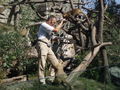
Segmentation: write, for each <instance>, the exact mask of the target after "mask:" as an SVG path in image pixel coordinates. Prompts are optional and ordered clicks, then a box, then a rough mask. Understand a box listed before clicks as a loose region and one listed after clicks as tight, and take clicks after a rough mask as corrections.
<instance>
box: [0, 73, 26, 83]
mask: <svg viewBox="0 0 120 90" xmlns="http://www.w3.org/2000/svg"><path fill="white" fill-rule="evenodd" d="M26 80H27V77H26V75H22V76H17V77H13V78H9V79H3V80H1V82H0V83H11V82H20V81H26Z"/></svg>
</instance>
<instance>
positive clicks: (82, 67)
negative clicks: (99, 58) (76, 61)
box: [66, 42, 112, 83]
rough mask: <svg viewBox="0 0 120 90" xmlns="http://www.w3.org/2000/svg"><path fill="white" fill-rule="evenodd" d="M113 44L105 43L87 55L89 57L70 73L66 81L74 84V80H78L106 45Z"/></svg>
mask: <svg viewBox="0 0 120 90" xmlns="http://www.w3.org/2000/svg"><path fill="white" fill-rule="evenodd" d="M111 44H112V43H111V42H105V43H102V44H100V45H99V46H97V47H95V48H94V49H93V50H92V51H90V52H89V53H88V54H87V56H86V57H85V58H84V60H83V61H82V62H81V64H80V65H79V66H78V67H76V68H75V69H74V70H73V71H72V72H71V73H70V75H69V76H68V78H67V79H66V81H67V82H69V83H72V81H73V79H75V78H77V77H78V76H79V75H81V74H82V73H83V72H84V71H85V70H86V68H87V67H88V65H89V64H90V63H91V62H92V60H93V59H94V58H95V56H96V55H97V53H98V52H99V50H100V48H101V47H103V46H106V45H111Z"/></svg>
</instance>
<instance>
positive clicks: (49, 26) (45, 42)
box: [37, 15, 65, 84]
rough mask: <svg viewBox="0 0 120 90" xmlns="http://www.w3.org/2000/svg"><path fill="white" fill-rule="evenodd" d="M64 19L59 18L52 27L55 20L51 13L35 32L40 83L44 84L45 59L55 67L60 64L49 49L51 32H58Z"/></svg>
mask: <svg viewBox="0 0 120 90" xmlns="http://www.w3.org/2000/svg"><path fill="white" fill-rule="evenodd" d="M64 21H65V20H64V19H63V20H61V22H60V23H59V24H58V25H57V26H56V27H54V25H55V24H56V22H57V20H56V17H55V16H53V15H51V16H49V17H48V19H47V20H46V22H43V23H42V24H41V25H40V27H39V31H38V33H37V36H38V42H37V51H38V57H39V70H38V76H39V79H40V82H41V83H42V84H46V82H45V75H44V73H45V64H46V60H49V61H50V62H51V64H52V65H53V67H54V68H55V69H58V66H59V64H60V63H59V60H58V59H57V58H56V56H55V54H54V52H53V51H52V49H51V42H50V39H51V33H52V32H58V31H59V30H60V29H61V27H62V25H63V23H64Z"/></svg>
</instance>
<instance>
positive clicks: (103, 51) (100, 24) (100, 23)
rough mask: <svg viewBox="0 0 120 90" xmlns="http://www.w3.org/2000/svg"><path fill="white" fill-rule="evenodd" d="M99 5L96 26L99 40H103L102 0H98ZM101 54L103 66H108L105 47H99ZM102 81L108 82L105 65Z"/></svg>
mask: <svg viewBox="0 0 120 90" xmlns="http://www.w3.org/2000/svg"><path fill="white" fill-rule="evenodd" d="M98 2H99V5H100V14H99V15H100V16H99V27H98V32H99V42H101V43H102V42H103V24H104V11H105V10H104V0H99V1H98ZM100 51H101V55H102V57H103V59H102V60H103V63H104V66H109V64H108V58H107V52H106V49H105V47H104V48H101V50H100ZM103 76H104V81H106V82H107V83H108V82H109V79H108V76H109V73H108V67H105V69H104V75H103Z"/></svg>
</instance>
